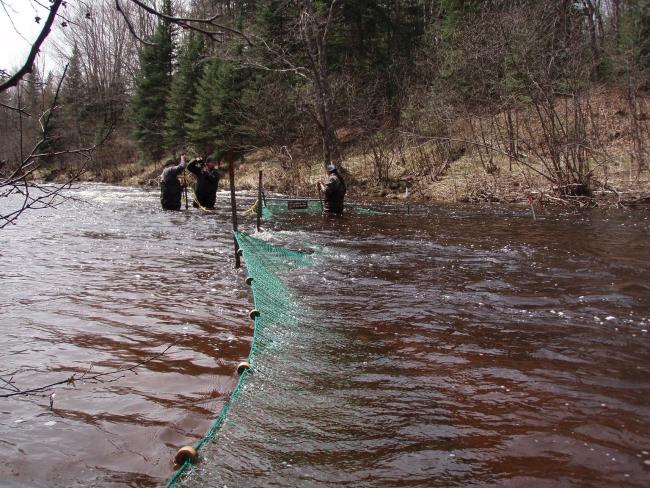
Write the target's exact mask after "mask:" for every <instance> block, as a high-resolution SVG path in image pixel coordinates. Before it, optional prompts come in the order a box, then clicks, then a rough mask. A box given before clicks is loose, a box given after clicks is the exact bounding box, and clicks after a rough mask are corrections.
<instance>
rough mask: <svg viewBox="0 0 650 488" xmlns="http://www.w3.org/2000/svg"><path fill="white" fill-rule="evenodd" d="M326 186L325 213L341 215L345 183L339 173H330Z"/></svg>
mask: <svg viewBox="0 0 650 488" xmlns="http://www.w3.org/2000/svg"><path fill="white" fill-rule="evenodd" d="M323 186H324V189H323V190H324V191H323V193H324V196H325V198H324V202H323V205H324V211H325V213H327V214H336V215H341V214H342V213H343V200H344V198H345V192H346V190H347V188H346V187H345V182H344V181H343V178H341V175H339V174H338V173H330V174H329V176H328V177H327V181H326V182H325V184H324V185H323Z"/></svg>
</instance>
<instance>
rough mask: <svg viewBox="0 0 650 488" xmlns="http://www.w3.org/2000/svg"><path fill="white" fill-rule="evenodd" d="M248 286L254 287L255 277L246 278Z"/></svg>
mask: <svg viewBox="0 0 650 488" xmlns="http://www.w3.org/2000/svg"><path fill="white" fill-rule="evenodd" d="M246 284H247V285H248V286H252V285H253V277H252V276H249V277H248V278H246Z"/></svg>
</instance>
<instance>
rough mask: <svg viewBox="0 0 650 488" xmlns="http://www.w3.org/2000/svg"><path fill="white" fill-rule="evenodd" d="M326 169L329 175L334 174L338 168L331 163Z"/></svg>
mask: <svg viewBox="0 0 650 488" xmlns="http://www.w3.org/2000/svg"><path fill="white" fill-rule="evenodd" d="M326 169H327V172H328V173H334V171H336V166H334V165H333V164H332V163H330V164H328V165H327V167H326Z"/></svg>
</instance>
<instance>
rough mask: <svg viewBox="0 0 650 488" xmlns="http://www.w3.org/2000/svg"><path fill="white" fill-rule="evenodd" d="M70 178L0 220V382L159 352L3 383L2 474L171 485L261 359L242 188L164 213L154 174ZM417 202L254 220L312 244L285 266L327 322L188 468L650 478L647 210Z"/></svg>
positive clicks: (212, 478) (275, 477) (276, 362)
mask: <svg viewBox="0 0 650 488" xmlns="http://www.w3.org/2000/svg"><path fill="white" fill-rule="evenodd" d="M72 194H73V195H74V196H75V198H77V199H78V200H75V201H71V202H68V203H66V204H65V205H63V206H62V207H60V208H58V209H56V210H48V211H44V212H38V213H37V212H28V213H25V214H24V215H23V216H22V217H21V219H20V220H19V223H18V225H16V226H11V227H10V228H7V229H5V230H3V231H0V232H1V234H0V239H1V242H2V247H1V249H0V277H1V279H2V291H1V292H0V308H1V312H2V313H1V315H0V330H1V331H2V349H1V351H0V358H1V362H0V365H1V366H0V372H1V375H2V378H3V379H4V380H9V379H10V378H11V379H12V382H13V385H14V386H11V385H8V384H6V383H4V386H3V389H2V390H1V391H0V393H10V392H11V390H12V389H13V388H14V387H19V388H20V389H23V390H24V389H29V388H36V387H39V386H42V385H46V384H49V383H54V382H58V381H62V380H65V379H66V378H70V377H71V376H72V375H73V374H75V375H76V376H75V378H79V377H80V376H81V375H85V377H86V378H88V377H90V376H92V375H93V374H97V373H101V372H106V371H110V370H114V369H120V368H128V367H131V366H134V365H137V364H139V363H142V362H144V361H147V360H148V359H150V358H152V357H153V359H150V360H149V361H148V362H146V363H145V364H142V365H140V366H139V367H137V368H135V369H134V371H133V372H131V371H125V372H122V373H119V374H114V375H108V376H105V377H101V378H99V379H98V380H97V381H89V380H79V379H77V380H76V381H74V382H71V384H69V385H61V386H58V387H56V389H55V396H54V397H53V399H52V400H53V404H52V408H50V396H49V392H48V394H45V395H43V396H29V397H20V396H18V397H11V398H0V442H1V443H2V454H0V456H1V457H2V463H1V464H0V480H1V481H0V484H1V485H2V486H21V487H25V486H30V487H32V486H48V487H50V486H61V487H63V486H74V485H77V486H158V485H161V484H163V483H164V482H165V481H166V480H167V479H168V478H169V476H170V475H171V473H172V465H171V458H172V457H173V454H174V453H175V451H176V449H177V448H178V447H180V446H181V445H184V444H191V443H193V442H194V441H195V440H196V439H198V438H200V437H201V436H202V435H203V434H204V433H205V432H206V430H207V429H208V428H209V426H210V424H211V423H212V420H213V419H214V417H215V416H216V414H217V412H218V411H219V409H220V408H221V406H222V405H223V403H224V402H225V400H226V399H227V398H228V395H229V393H230V392H231V391H232V389H233V388H234V386H235V384H236V382H237V377H236V374H235V373H234V369H235V367H236V365H237V363H238V362H239V361H240V360H241V359H243V358H245V357H246V356H247V354H248V348H249V345H250V341H251V337H252V329H251V323H250V320H249V319H248V317H247V314H248V310H249V309H250V308H251V297H250V290H249V289H248V288H247V287H246V285H245V283H244V278H245V276H246V271H245V269H242V270H234V269H233V266H232V261H233V260H232V246H233V242H232V235H231V234H230V223H229V212H230V210H229V206H228V205H227V198H226V195H225V194H220V195H219V200H218V205H219V207H220V208H221V210H219V211H218V212H217V213H216V214H209V213H204V212H201V211H198V210H190V211H188V212H179V213H169V212H163V211H161V210H160V209H159V203H158V194H157V193H156V192H147V191H143V190H140V189H132V188H120V187H113V186H106V185H88V186H82V187H80V188H79V189H77V190H74V191H73V192H72ZM415 213H416V214H415V215H410V216H407V215H404V213H403V212H399V213H398V212H392V213H386V214H383V215H349V216H346V217H345V218H343V219H334V220H332V219H322V218H321V217H320V216H317V217H316V216H313V215H311V216H310V215H284V216H282V215H281V216H279V217H278V218H277V220H275V221H274V222H271V223H267V224H265V230H264V232H262V233H261V234H259V237H261V238H263V239H266V240H272V241H273V242H277V243H284V244H285V245H286V246H288V247H293V248H300V249H303V250H306V251H307V252H309V253H310V254H312V256H313V257H314V264H313V265H312V266H309V267H307V268H302V269H300V270H296V271H293V272H288V273H287V276H285V277H284V278H285V279H286V280H287V283H288V284H289V285H290V287H291V290H292V293H293V295H294V296H295V297H296V299H297V300H299V301H300V304H301V306H304V307H305V310H309V315H308V317H309V318H310V320H312V321H313V324H312V325H313V326H312V327H303V328H302V329H301V330H300V331H299V332H297V333H296V334H294V335H293V338H294V339H295V342H291V341H287V342H286V343H285V344H284V346H283V348H282V350H281V351H279V353H278V354H276V355H275V357H274V358H272V360H271V361H270V362H269V364H268V365H266V369H267V370H268V371H270V373H268V374H266V375H260V376H259V378H257V379H256V381H255V382H253V384H252V385H251V387H250V388H249V389H248V390H247V392H246V395H245V398H243V399H242V402H241V405H240V406H239V408H233V410H232V411H231V412H230V414H229V422H227V424H226V425H225V426H224V429H223V430H224V432H223V433H222V435H220V436H219V437H218V438H217V442H216V443H215V444H214V445H212V446H211V447H210V448H209V449H206V456H205V460H204V461H203V462H202V463H201V464H200V469H198V470H197V473H196V477H195V480H194V481H192V482H193V483H196V484H197V486H201V485H203V484H206V483H212V484H219V486H222V485H224V484H225V485H228V486H270V485H275V486H294V485H308V486H331V485H332V484H343V485H346V484H349V485H354V486H397V485H400V486H407V485H408V486H432V485H434V486H558V485H561V486H639V487H641V486H647V480H648V477H649V474H650V454H649V453H648V451H650V375H649V374H648V373H649V372H650V353H649V348H648V346H649V342H648V341H649V336H648V328H649V327H650V285H649V283H648V277H650V246H649V245H648V243H649V242H650V241H649V237H650V214H649V213H648V212H646V211H635V212H625V211H618V210H616V211H615V210H609V211H597V210H590V211H581V212H560V211H556V210H553V211H547V212H539V213H538V219H537V220H536V221H533V219H532V218H531V216H530V214H529V212H528V211H526V210H525V209H521V208H508V207H503V206H494V207H479V206H436V207H432V208H418V209H416V212H415ZM242 227H243V228H244V229H247V230H249V231H251V232H252V229H253V223H252V221H251V220H250V219H248V220H246V219H245V220H244V222H243V223H242ZM170 345H172V347H171V348H170V349H169V350H168V351H167V352H165V353H164V354H163V355H159V354H160V353H161V352H162V351H164V350H165V349H166V348H167V347H168V346H170ZM136 373H137V374H136ZM253 406H255V407H256V408H252V407H253ZM247 407H251V408H247Z"/></svg>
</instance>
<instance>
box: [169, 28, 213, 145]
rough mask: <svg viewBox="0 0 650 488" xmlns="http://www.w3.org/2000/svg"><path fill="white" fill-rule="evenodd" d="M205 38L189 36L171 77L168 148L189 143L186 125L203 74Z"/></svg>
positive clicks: (196, 35)
mask: <svg viewBox="0 0 650 488" xmlns="http://www.w3.org/2000/svg"><path fill="white" fill-rule="evenodd" d="M203 51H204V42H203V36H201V35H200V34H197V33H195V32H192V33H190V34H189V35H188V36H187V38H186V39H185V42H184V43H183V45H182V47H181V49H180V53H179V56H178V67H177V69H176V72H175V73H174V76H173V78H172V84H171V89H170V93H169V99H168V101H167V119H166V130H165V142H166V146H167V147H168V148H173V147H174V146H179V145H184V144H185V143H186V142H187V138H188V135H187V125H188V124H189V122H190V115H191V113H192V108H193V107H194V104H195V101H196V91H197V86H198V82H199V79H200V78H201V73H202V63H203V60H202V55H203Z"/></svg>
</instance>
